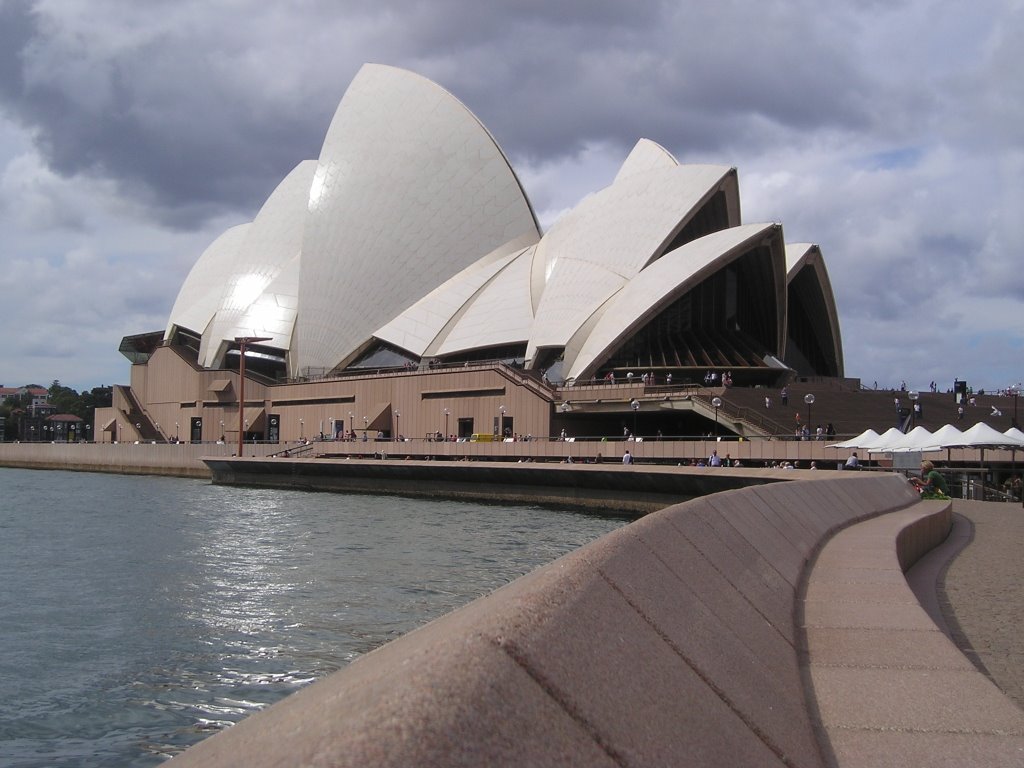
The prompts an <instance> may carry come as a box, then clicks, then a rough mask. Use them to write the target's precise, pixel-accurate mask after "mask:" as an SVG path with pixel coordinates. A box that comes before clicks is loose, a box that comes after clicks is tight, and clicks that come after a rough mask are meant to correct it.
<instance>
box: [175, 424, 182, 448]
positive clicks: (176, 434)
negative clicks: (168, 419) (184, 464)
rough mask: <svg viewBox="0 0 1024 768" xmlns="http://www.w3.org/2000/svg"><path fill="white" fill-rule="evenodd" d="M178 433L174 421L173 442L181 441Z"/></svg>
mask: <svg viewBox="0 0 1024 768" xmlns="http://www.w3.org/2000/svg"><path fill="white" fill-rule="evenodd" d="M178 433H179V429H178V422H174V442H176V443H180V442H181V438H179V437H178Z"/></svg>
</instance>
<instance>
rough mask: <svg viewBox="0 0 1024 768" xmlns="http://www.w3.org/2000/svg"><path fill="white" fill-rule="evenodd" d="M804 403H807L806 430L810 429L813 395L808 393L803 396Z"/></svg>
mask: <svg viewBox="0 0 1024 768" xmlns="http://www.w3.org/2000/svg"><path fill="white" fill-rule="evenodd" d="M804 402H805V403H807V430H808V431H810V429H811V406H812V405H814V395H812V394H811V393H810V392H808V393H807V394H806V395H804Z"/></svg>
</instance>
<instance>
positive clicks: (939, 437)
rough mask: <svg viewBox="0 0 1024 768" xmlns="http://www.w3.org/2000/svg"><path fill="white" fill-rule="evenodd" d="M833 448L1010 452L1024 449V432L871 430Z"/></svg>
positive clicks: (949, 426)
mask: <svg viewBox="0 0 1024 768" xmlns="http://www.w3.org/2000/svg"><path fill="white" fill-rule="evenodd" d="M829 447H831V448H853V449H857V450H861V451H866V452H868V453H902V452H911V451H916V452H919V453H928V452H930V451H944V450H946V449H947V448H981V449H985V448H1005V449H1007V450H1019V449H1024V432H1022V431H1021V430H1019V429H1017V427H1011V428H1010V429H1008V430H1006V431H1005V432H999V431H998V430H996V429H993V428H992V427H990V426H989V425H988V424H985V423H984V422H980V421H979V422H978V423H977V424H975V425H974V426H973V427H971V428H970V429H968V430H966V431H963V432H961V431H960V430H959V429H957V428H956V427H954V426H953V425H952V424H946V425H945V426H944V427H940V428H939V429H937V430H936V431H935V432H929V431H928V430H927V429H925V428H924V427H914V429H912V430H910V431H909V432H901V431H900V430H899V429H897V428H896V427H893V428H892V429H890V430H888V431H887V432H883V433H882V434H878V433H877V432H875V430H873V429H868V430H866V431H864V432H862V433H861V434H859V435H857V436H856V437H853V438H850V439H849V440H844V441H843V442H841V443H832V444H831V445H830V446H829Z"/></svg>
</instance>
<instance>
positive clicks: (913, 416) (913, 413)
mask: <svg viewBox="0 0 1024 768" xmlns="http://www.w3.org/2000/svg"><path fill="white" fill-rule="evenodd" d="M920 396H921V393H920V392H918V391H917V390H916V389H912V390H910V391H909V392H908V393H907V397H909V398H910V428H911V429H913V428H914V427H916V426H917V399H918V398H919V397H920Z"/></svg>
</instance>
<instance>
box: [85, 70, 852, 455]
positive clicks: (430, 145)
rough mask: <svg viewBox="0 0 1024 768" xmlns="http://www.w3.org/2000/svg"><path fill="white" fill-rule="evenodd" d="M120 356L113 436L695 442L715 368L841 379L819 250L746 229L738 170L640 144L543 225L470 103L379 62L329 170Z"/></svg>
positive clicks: (274, 201)
mask: <svg viewBox="0 0 1024 768" xmlns="http://www.w3.org/2000/svg"><path fill="white" fill-rule="evenodd" d="M121 351H122V353H124V354H125V355H126V356H127V357H128V358H129V359H130V360H131V362H132V375H131V385H130V386H126V387H118V388H117V391H116V396H115V403H114V408H113V409H109V410H108V412H105V413H103V414H102V415H101V417H100V418H101V420H102V423H97V425H96V429H97V432H96V434H97V438H100V437H101V435H102V437H103V439H106V440H111V441H112V440H118V439H120V440H129V439H150V438H154V439H159V438H163V439H168V440H171V439H180V440H191V441H213V440H218V439H224V440H225V441H227V442H229V443H230V442H231V441H233V440H235V439H237V438H238V436H239V430H241V431H243V432H244V435H243V436H244V438H245V439H252V440H262V441H269V442H275V443H276V442H282V443H284V442H287V441H294V440H297V439H306V438H320V437H321V436H323V437H325V438H328V439H333V438H337V437H344V436H350V435H352V433H353V432H355V433H356V434H357V435H360V436H361V435H362V434H363V433H364V432H370V433H371V434H373V435H377V434H379V435H381V436H383V437H388V438H392V437H396V436H398V435H405V436H408V437H415V438H423V437H425V436H427V435H435V434H438V433H440V434H442V435H445V436H454V438H455V439H458V438H462V439H485V438H484V436H485V435H486V436H492V435H493V436H497V435H502V436H505V435H510V436H515V435H528V434H529V435H533V436H549V435H558V434H559V433H560V430H562V429H566V428H567V425H568V426H569V427H571V429H572V431H573V432H575V433H576V434H583V433H586V434H591V435H600V434H609V435H611V434H619V435H621V434H622V432H623V424H626V425H628V426H631V427H635V428H638V429H640V430H641V431H642V430H643V426H644V425H643V423H640V424H638V423H637V411H638V410H639V406H640V405H641V404H644V409H643V413H646V412H647V411H648V410H649V409H648V408H647V407H646V404H647V403H648V402H652V403H653V402H657V403H658V407H659V409H660V411H661V415H660V417H659V426H658V428H659V430H664V431H665V433H666V434H668V433H675V434H687V433H689V434H693V433H695V431H700V430H701V422H702V421H706V420H707V419H708V411H707V408H706V407H705V408H703V409H702V408H701V407H700V398H694V397H691V395H692V394H693V393H694V387H695V386H696V385H701V386H703V384H704V383H705V381H706V379H707V377H708V375H709V372H710V373H713V374H714V375H715V377H716V379H715V381H716V382H722V377H724V376H726V375H727V376H728V377H729V380H730V382H731V383H732V384H733V385H735V386H737V387H742V386H757V385H763V386H766V387H778V386H781V385H782V384H783V383H785V382H786V381H789V380H792V379H794V378H796V377H842V376H843V355H842V343H841V339H840V331H839V321H838V315H837V312H836V306H835V301H834V297H833V292H832V289H831V286H830V283H829V278H828V273H827V271H826V267H825V262H824V259H823V257H822V254H821V252H820V250H819V249H818V247H817V246H816V245H813V244H808V243H797V244H794V243H786V242H785V239H784V235H783V228H782V226H781V224H779V223H776V222H769V223H744V222H743V221H742V220H741V216H740V193H739V181H738V176H737V172H736V169H735V168H729V167H725V166H717V165H687V164H680V163H679V162H677V161H676V159H675V158H674V157H673V156H672V155H671V154H670V153H669V152H667V151H666V150H665V149H663V148H662V147H661V146H659V145H658V144H656V143H654V142H653V141H649V140H646V139H641V140H640V141H638V142H637V144H636V145H635V146H634V148H633V150H632V151H631V152H630V153H629V154H628V156H627V157H625V158H624V161H623V163H622V166H621V168H620V169H619V171H618V173H617V175H616V176H615V178H614V180H613V181H612V183H611V184H610V185H609V186H607V187H606V188H604V189H601V190H599V191H596V192H594V193H593V194H591V195H589V196H588V197H586V198H585V199H584V200H583V201H582V202H581V203H579V205H578V206H577V207H576V208H575V209H573V210H571V211H569V212H567V213H565V214H564V215H562V216H561V217H560V218H559V219H558V220H557V221H556V222H555V223H554V224H553V225H552V226H551V227H550V228H549V229H548V231H546V232H544V231H542V230H541V227H540V225H539V223H538V221H537V216H536V214H535V211H534V209H533V207H532V205H531V203H530V200H529V197H528V196H527V193H526V190H524V189H523V186H522V184H521V183H520V180H519V179H518V178H517V176H516V173H515V170H514V169H513V168H512V167H511V165H510V163H509V161H508V159H507V158H506V157H505V155H504V154H503V152H502V150H501V148H500V147H499V146H498V144H497V142H496V141H495V139H494V138H493V137H492V136H491V134H490V133H489V132H488V130H487V129H486V128H485V127H484V126H483V125H482V124H481V123H480V121H479V120H478V119H477V118H476V117H475V116H474V115H473V114H472V112H470V111H469V110H468V109H467V108H466V107H465V106H464V105H463V104H462V103H461V102H460V101H458V100H457V99H456V98H455V97H453V96H452V95H451V94H450V93H448V92H447V91H445V90H444V89H443V88H441V87H439V86H438V85H436V84H435V83H433V82H430V81H429V80H427V79H425V78H423V77H421V76H418V75H416V74H413V73H411V72H408V71H404V70H400V69H396V68H393V67H388V66H380V65H366V66H364V67H363V68H362V69H361V70H360V71H359V73H358V75H357V76H356V78H355V79H354V80H353V82H352V83H351V85H350V86H349V88H348V90H347V91H346V93H345V95H344V97H343V99H342V100H341V103H340V105H339V106H338V109H337V112H336V114H335V116H334V119H333V121H332V122H331V125H330V127H329V129H328V131H327V135H326V138H325V140H324V143H323V147H322V149H321V152H320V157H319V158H318V159H315V160H312V159H311V160H304V161H302V162H300V163H299V164H298V165H296V166H295V168H294V170H292V172H291V173H290V174H288V176H287V177H286V178H285V179H283V180H282V181H281V183H280V185H279V186H278V187H277V189H275V190H274V192H273V193H272V194H271V195H270V197H269V198H268V199H267V200H266V202H265V203H264V205H263V206H262V208H261V209H260V210H259V212H258V213H257V214H256V216H255V217H254V218H253V220H252V221H251V222H248V223H245V224H241V225H238V226H235V227H232V228H231V229H229V230H227V231H226V232H224V233H223V234H222V235H221V236H220V237H218V238H217V239H216V240H215V241H214V242H213V243H211V244H210V246H209V247H208V248H207V249H206V250H205V252H203V253H202V254H201V255H200V256H199V258H198V260H197V261H196V263H195V266H194V267H193V268H192V270H191V272H190V274H189V275H188V277H187V279H186V280H185V282H184V284H183V285H182V286H181V288H180V290H179V292H178V295H177V299H176V300H175V302H174V305H173V309H172V310H171V313H170V316H169V318H168V319H167V324H166V327H165V328H164V329H162V330H159V331H154V332H151V333H141V334H138V335H133V336H128V337H126V338H125V339H124V340H123V341H122V345H121ZM240 369H241V370H240ZM98 421H99V419H98ZM688 430H689V431H688Z"/></svg>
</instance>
